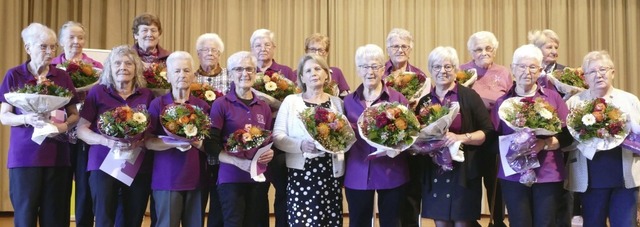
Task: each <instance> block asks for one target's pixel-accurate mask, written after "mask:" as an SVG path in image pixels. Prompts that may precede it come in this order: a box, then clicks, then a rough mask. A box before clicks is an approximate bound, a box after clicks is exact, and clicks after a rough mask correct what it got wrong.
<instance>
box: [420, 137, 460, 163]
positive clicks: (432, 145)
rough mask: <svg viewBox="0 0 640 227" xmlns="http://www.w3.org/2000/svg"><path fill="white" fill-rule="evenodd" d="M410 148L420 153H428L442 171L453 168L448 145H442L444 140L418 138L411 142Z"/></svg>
mask: <svg viewBox="0 0 640 227" xmlns="http://www.w3.org/2000/svg"><path fill="white" fill-rule="evenodd" d="M412 148H414V149H415V150H417V151H419V153H420V154H425V155H429V157H431V160H432V161H433V163H435V164H436V165H438V166H439V167H440V169H441V170H442V171H451V170H453V158H452V157H451V152H449V147H445V146H444V140H439V139H434V140H429V141H427V140H419V141H416V142H415V143H414V144H413V146H412Z"/></svg>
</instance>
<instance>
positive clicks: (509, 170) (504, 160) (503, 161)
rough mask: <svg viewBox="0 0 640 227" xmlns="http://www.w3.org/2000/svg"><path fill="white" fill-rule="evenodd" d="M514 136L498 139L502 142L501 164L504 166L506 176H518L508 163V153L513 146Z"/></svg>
mask: <svg viewBox="0 0 640 227" xmlns="http://www.w3.org/2000/svg"><path fill="white" fill-rule="evenodd" d="M513 135H514V134H511V135H506V136H499V137H498V140H499V141H500V163H501V164H502V170H504V175H505V176H511V175H513V174H516V171H515V170H513V169H512V168H511V166H509V161H507V152H509V146H510V145H511V141H513Z"/></svg>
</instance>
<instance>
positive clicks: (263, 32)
mask: <svg viewBox="0 0 640 227" xmlns="http://www.w3.org/2000/svg"><path fill="white" fill-rule="evenodd" d="M274 36H275V35H274V34H273V32H271V31H269V30H268V29H264V28H261V29H258V30H256V31H254V32H253V34H252V35H251V39H250V40H249V41H250V44H251V47H253V43H254V42H255V41H256V39H259V38H269V40H270V41H271V43H272V44H274V45H275V44H276V42H275V41H274V40H273V37H274Z"/></svg>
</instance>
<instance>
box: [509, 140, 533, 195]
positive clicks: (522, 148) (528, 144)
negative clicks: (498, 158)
mask: <svg viewBox="0 0 640 227" xmlns="http://www.w3.org/2000/svg"><path fill="white" fill-rule="evenodd" d="M536 140H537V139H536V135H535V133H534V132H533V131H532V130H531V129H529V128H525V129H523V130H520V131H517V132H515V134H514V136H513V140H512V141H511V145H510V146H509V151H508V152H507V161H508V163H509V166H510V167H511V168H512V169H513V170H514V171H516V172H517V173H520V174H522V175H521V176H520V180H519V181H520V183H522V184H524V185H527V186H531V185H532V184H533V183H535V182H536V181H537V178H536V173H535V172H534V171H533V169H535V168H538V167H540V162H539V161H538V157H537V155H536V153H535V152H531V151H532V150H533V147H534V146H535V144H536Z"/></svg>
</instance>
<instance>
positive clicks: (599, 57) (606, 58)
mask: <svg viewBox="0 0 640 227" xmlns="http://www.w3.org/2000/svg"><path fill="white" fill-rule="evenodd" d="M596 61H602V63H604V64H605V65H607V66H609V67H611V68H615V65H614V64H613V60H611V55H609V53H608V52H607V51H604V50H598V51H591V52H589V53H587V55H585V56H584V59H583V60H582V71H583V72H586V71H587V67H589V65H590V64H591V63H593V62H596Z"/></svg>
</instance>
